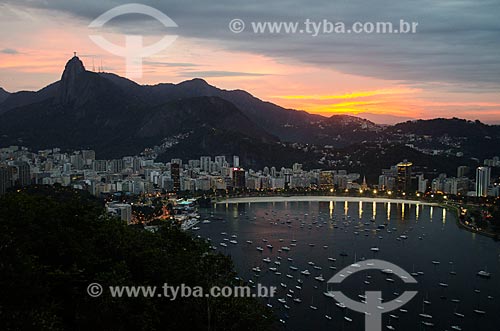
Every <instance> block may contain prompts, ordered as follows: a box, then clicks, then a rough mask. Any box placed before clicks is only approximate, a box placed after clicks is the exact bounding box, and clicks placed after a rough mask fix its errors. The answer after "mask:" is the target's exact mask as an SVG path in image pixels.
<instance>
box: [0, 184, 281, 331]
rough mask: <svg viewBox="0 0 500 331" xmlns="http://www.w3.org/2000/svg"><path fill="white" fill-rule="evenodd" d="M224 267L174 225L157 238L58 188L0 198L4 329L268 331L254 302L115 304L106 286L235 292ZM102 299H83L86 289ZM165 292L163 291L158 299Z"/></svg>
mask: <svg viewBox="0 0 500 331" xmlns="http://www.w3.org/2000/svg"><path fill="white" fill-rule="evenodd" d="M235 276H236V273H235V272H234V268H233V264H232V262H231V260H230V258H228V257H226V256H223V255H220V254H216V253H213V252H211V251H209V249H208V245H207V244H206V243H205V242H204V241H201V240H196V239H193V238H192V237H191V236H189V235H188V234H186V233H184V232H182V231H180V230H179V229H178V228H176V227H174V226H168V225H164V226H161V227H160V228H159V230H158V231H157V232H155V233H152V232H149V231H145V230H142V229H137V227H127V226H126V225H124V224H123V222H121V221H120V220H118V219H115V218H110V217H108V216H106V215H105V214H104V210H103V206H102V205H101V203H99V202H98V200H96V199H94V198H92V197H91V196H89V195H88V194H86V193H85V192H82V191H76V190H72V189H68V188H63V187H37V188H28V189H24V190H22V191H20V192H13V193H9V194H7V195H5V196H2V197H1V198H0V293H1V295H0V328H1V329H2V330H160V329H161V330H255V329H257V330H266V329H271V328H272V327H273V325H274V324H273V323H274V318H273V317H272V315H271V313H270V311H269V310H268V309H267V308H266V307H265V306H264V305H262V304H261V303H259V302H258V301H257V300H256V299H253V298H210V299H207V298H178V299H176V300H173V301H170V300H169V299H166V298H113V297H112V296H111V295H110V294H109V291H106V289H107V287H108V286H110V285H128V286H132V285H151V286H158V287H160V286H162V285H163V283H168V284H169V285H180V284H182V283H184V284H186V285H191V286H202V287H203V288H204V289H208V288H209V287H210V286H214V285H218V286H225V285H239V284H237V281H236V280H235ZM93 282H97V283H100V284H101V285H102V286H103V287H104V289H105V291H104V294H103V295H101V296H100V297H98V298H92V297H90V296H89V295H88V294H87V286H88V285H89V284H90V283H93ZM162 292H163V291H162Z"/></svg>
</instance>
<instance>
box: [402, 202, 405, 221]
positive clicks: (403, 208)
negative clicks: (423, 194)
mask: <svg viewBox="0 0 500 331" xmlns="http://www.w3.org/2000/svg"><path fill="white" fill-rule="evenodd" d="M401 219H403V220H404V219H405V204H404V203H403V206H402V208H401Z"/></svg>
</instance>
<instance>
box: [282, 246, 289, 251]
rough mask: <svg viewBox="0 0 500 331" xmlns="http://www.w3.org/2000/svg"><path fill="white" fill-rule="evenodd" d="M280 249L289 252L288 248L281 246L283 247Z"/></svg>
mask: <svg viewBox="0 0 500 331" xmlns="http://www.w3.org/2000/svg"><path fill="white" fill-rule="evenodd" d="M281 249H282V250H284V251H289V250H290V247H287V246H283V247H281Z"/></svg>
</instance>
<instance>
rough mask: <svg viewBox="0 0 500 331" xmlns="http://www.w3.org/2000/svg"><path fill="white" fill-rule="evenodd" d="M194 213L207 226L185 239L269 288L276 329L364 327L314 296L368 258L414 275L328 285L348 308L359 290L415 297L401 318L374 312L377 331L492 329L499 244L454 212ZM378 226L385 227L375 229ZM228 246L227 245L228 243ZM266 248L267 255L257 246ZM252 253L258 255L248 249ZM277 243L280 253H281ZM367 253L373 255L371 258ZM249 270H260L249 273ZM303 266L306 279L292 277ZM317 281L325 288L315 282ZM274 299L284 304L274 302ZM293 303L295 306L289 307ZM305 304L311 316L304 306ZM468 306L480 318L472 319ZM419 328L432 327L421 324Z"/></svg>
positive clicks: (249, 208)
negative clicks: (465, 226)
mask: <svg viewBox="0 0 500 331" xmlns="http://www.w3.org/2000/svg"><path fill="white" fill-rule="evenodd" d="M201 214H202V219H209V220H211V222H210V223H209V224H201V223H200V225H199V227H200V228H201V229H200V230H198V231H193V232H194V233H196V234H198V235H200V236H202V237H204V238H210V239H211V241H212V243H213V245H214V246H215V247H216V248H217V250H219V251H221V252H223V253H224V254H227V255H230V256H231V257H232V259H233V260H234V262H235V266H236V269H237V271H238V272H239V274H240V275H241V276H242V277H243V278H244V279H245V280H249V279H251V280H253V281H254V282H255V283H261V284H264V285H273V286H277V287H278V293H277V295H276V296H275V297H274V298H272V299H263V302H264V303H266V304H271V305H272V306H273V310H274V311H275V313H276V315H277V316H278V317H279V318H280V319H282V320H283V321H284V324H282V327H283V328H284V329H288V330H327V329H329V330H332V329H335V330H364V315H363V314H361V313H356V312H354V311H351V310H348V309H341V308H339V307H338V306H337V305H336V304H335V303H336V301H335V300H334V299H332V298H329V297H326V296H325V295H324V294H323V292H325V291H326V290H327V289H330V290H331V289H332V288H331V287H329V288H327V282H326V281H327V280H328V279H329V278H330V277H332V276H333V275H334V274H335V273H336V272H338V271H340V270H341V269H342V268H344V267H346V266H348V265H350V264H352V263H354V262H356V261H360V260H363V259H372V258H375V259H382V260H386V261H388V262H391V263H394V264H396V265H398V266H400V267H402V268H403V269H405V270H406V271H408V272H409V273H417V272H420V273H423V275H419V276H416V277H415V278H416V279H417V281H418V284H416V285H415V284H405V283H404V282H403V281H402V280H400V279H399V278H398V277H396V276H393V277H388V276H387V275H385V274H383V273H381V272H380V271H377V270H369V271H361V272H357V273H355V274H352V275H350V276H349V277H346V279H345V281H344V282H343V283H342V284H340V285H338V286H337V287H336V289H340V290H342V292H344V294H346V295H348V296H349V297H351V298H353V299H356V300H358V301H359V300H361V299H360V298H359V297H358V296H359V295H363V294H364V292H365V291H367V290H371V291H382V296H383V298H384V301H389V300H393V299H394V298H396V297H397V296H399V295H400V294H402V293H403V292H404V291H405V290H417V291H418V295H417V296H416V297H415V298H413V300H412V301H410V302H409V303H407V304H406V305H405V306H403V307H401V308H403V309H404V310H405V311H407V312H404V311H400V310H395V311H392V312H390V313H384V315H383V328H382V329H383V330H387V329H388V328H387V326H389V325H390V326H392V327H393V328H394V329H395V330H426V329H428V330H431V329H432V330H454V328H452V326H454V327H459V328H461V330H500V243H498V242H495V241H493V240H492V239H490V238H487V237H483V236H480V235H476V234H473V233H470V232H467V231H465V230H461V229H459V228H458V227H457V225H456V215H455V214H454V213H451V212H449V211H446V210H445V209H443V208H440V207H435V206H428V205H410V204H407V203H405V204H402V203H394V202H392V203H379V202H378V203H375V202H357V201H356V202H352V201H351V202H348V201H305V202H304V201H302V202H297V201H295V202H256V203H231V204H217V205H215V207H214V208H213V209H206V210H202V211H201ZM381 225H384V226H385V228H383V229H381ZM223 232H225V233H227V234H222V233H223ZM233 235H235V236H236V238H235V237H232V236H233ZM401 236H403V238H402V237H401ZM405 236H406V237H407V238H406V239H404V237H405ZM233 239H234V240H236V241H237V244H231V243H229V240H233ZM263 240H266V242H264V241H263ZM246 241H252V243H251V244H249V243H247V242H246ZM220 243H226V244H227V247H223V246H221V245H220ZM294 243H295V246H294V245H293V244H294ZM268 244H270V245H272V246H273V248H272V249H269V248H268V247H266V245H268ZM310 244H313V245H314V246H312V245H310ZM257 246H260V247H262V248H263V249H264V250H263V251H262V252H260V251H258V250H257V249H256V248H257ZM283 246H286V247H289V248H290V250H289V251H287V250H282V249H281V247H283ZM374 247H376V248H378V249H379V251H378V252H375V251H373V250H372V248H374ZM264 258H270V260H271V263H266V262H264V261H263V259H264ZM280 258H281V259H280ZM289 258H290V259H291V260H292V261H290V260H289ZM328 258H330V260H329V259H328ZM332 259H335V261H332ZM433 261H435V262H439V264H437V263H433ZM275 262H279V263H280V264H279V265H278V264H276V263H275ZM309 262H312V263H314V265H315V266H317V267H316V268H314V267H313V266H312V265H311V264H309ZM290 266H294V267H297V268H298V270H297V271H295V270H292V269H290ZM255 267H260V269H262V271H261V272H260V273H256V272H254V271H252V268H255ZM270 267H276V268H277V269H278V272H281V275H276V274H275V272H273V271H270V270H269V268H270ZM319 268H321V269H319ZM305 269H307V270H309V271H310V272H311V275H310V276H304V275H302V274H301V271H302V270H305ZM335 269H336V270H335ZM480 270H487V271H488V272H490V273H491V275H492V276H491V278H490V279H483V278H480V277H478V276H477V275H476V274H477V272H478V271H480ZM287 274H288V275H291V276H292V277H293V278H289V277H287V276H286V275H287ZM319 275H322V276H323V278H324V279H325V282H320V281H317V280H315V278H314V277H316V276H319ZM387 278H392V279H394V282H390V281H387V280H386V279H387ZM298 279H300V280H302V281H303V284H300V283H298ZM281 283H283V284H284V285H286V288H285V287H283V286H282V285H280V284H281ZM440 283H443V284H447V285H448V286H447V287H444V286H440V285H439V284H440ZM297 285H299V286H301V287H302V289H301V290H299V289H297V288H296V286H297ZM290 290H291V291H290ZM292 291H293V293H292ZM287 294H289V296H287ZM280 298H281V299H285V300H286V304H283V303H280V302H279V301H278V299H280ZM294 298H300V299H301V300H302V302H301V303H296V302H294V301H293V299H294ZM457 300H459V302H456V301H457ZM424 301H425V303H424ZM285 305H286V306H288V308H286V307H285ZM311 305H313V306H316V307H317V308H318V309H317V310H313V309H311V308H310V306H311ZM475 309H478V310H482V311H484V312H485V314H484V315H481V314H477V313H475V312H474V310H475ZM421 313H425V314H429V315H432V319H423V318H422V317H420V316H419V314H421ZM455 313H458V314H463V315H465V316H464V317H460V316H457V315H456V314H455ZM325 315H328V316H330V317H331V319H328V318H327V317H325ZM390 315H393V317H391V316H390ZM345 316H347V317H348V318H349V319H352V322H349V321H347V320H346V319H345V318H344V317H345ZM422 321H426V322H430V323H433V324H434V326H433V327H430V326H425V325H424V324H423V323H422ZM455 329H456V328H455ZM456 330H458V329H456Z"/></svg>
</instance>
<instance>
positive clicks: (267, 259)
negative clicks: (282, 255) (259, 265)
mask: <svg viewBox="0 0 500 331" xmlns="http://www.w3.org/2000/svg"><path fill="white" fill-rule="evenodd" d="M262 261H264V262H266V263H271V259H270V258H268V257H266V258H264V259H262Z"/></svg>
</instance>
